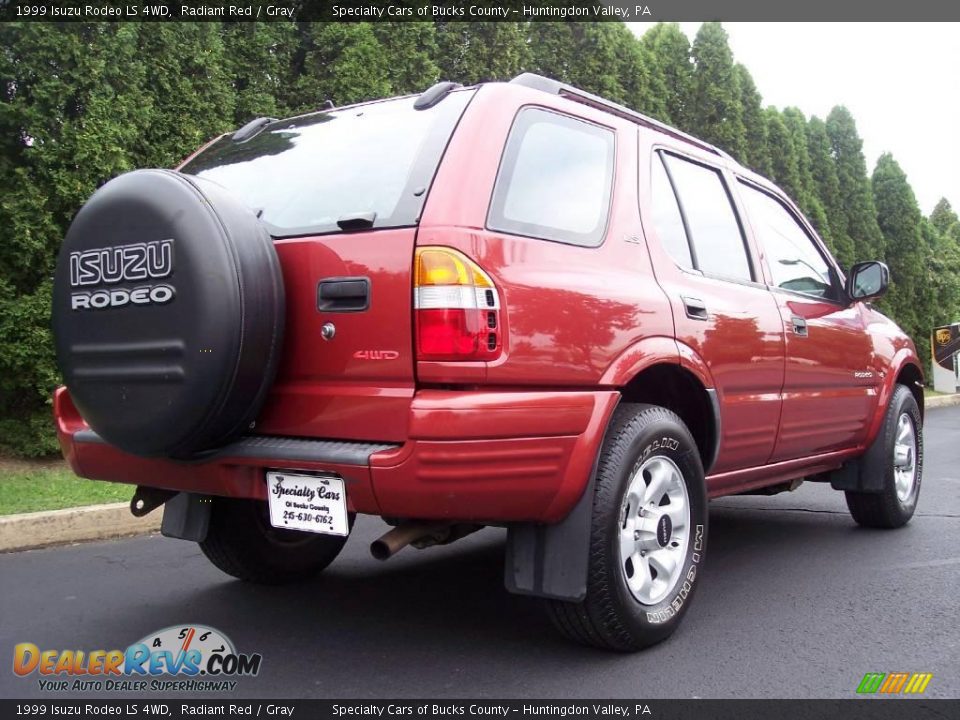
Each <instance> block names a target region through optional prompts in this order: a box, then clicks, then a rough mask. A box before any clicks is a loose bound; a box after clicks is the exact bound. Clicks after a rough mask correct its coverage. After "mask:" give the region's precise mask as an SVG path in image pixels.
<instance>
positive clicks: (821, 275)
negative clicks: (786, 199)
mask: <svg viewBox="0 0 960 720" xmlns="http://www.w3.org/2000/svg"><path fill="white" fill-rule="evenodd" d="M740 189H741V191H742V196H743V201H744V203H745V204H746V206H747V212H748V213H749V215H750V223H751V225H752V226H753V229H754V232H756V234H757V237H758V239H759V240H760V244H761V245H762V246H763V249H764V251H765V254H766V257H767V264H768V265H769V266H770V274H771V275H772V276H773V284H774V285H776V286H777V287H779V288H783V289H784V290H790V291H792V292H801V293H805V294H807V295H814V296H816V297H821V298H828V299H831V300H835V299H836V298H837V294H838V293H837V291H836V286H835V284H834V282H833V273H832V272H831V271H830V265H829V264H827V261H826V260H824V258H823V255H821V254H820V252H819V251H818V250H817V248H816V246H815V245H814V241H813V238H811V237H810V236H809V235H808V234H807V232H806V231H805V230H804V229H803V227H801V225H800V223H798V222H797V220H796V218H794V217H793V215H792V214H791V213H790V211H789V210H787V209H786V208H785V207H784V206H783V205H782V204H781V203H780V202H779V201H778V200H775V199H774V198H773V197H771V196H770V195H767V193H765V192H762V191H760V190H757V189H755V188H753V187H751V186H750V185H746V184H744V183H740Z"/></svg>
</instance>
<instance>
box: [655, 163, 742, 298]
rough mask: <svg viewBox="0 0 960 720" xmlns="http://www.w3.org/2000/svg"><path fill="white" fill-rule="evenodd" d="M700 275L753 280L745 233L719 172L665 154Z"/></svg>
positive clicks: (694, 260)
mask: <svg viewBox="0 0 960 720" xmlns="http://www.w3.org/2000/svg"><path fill="white" fill-rule="evenodd" d="M662 157H663V159H664V161H665V162H666V167H667V171H668V172H669V176H670V180H671V181H672V183H673V187H674V189H675V190H676V193H677V199H678V200H679V203H680V211H681V213H683V217H684V219H685V220H686V226H687V230H688V232H689V233H690V242H691V245H692V247H693V252H692V255H693V262H694V265H695V267H696V268H697V269H698V270H700V272H702V273H704V274H707V275H717V276H720V277H724V278H730V279H733V280H752V279H753V274H752V273H751V271H750V261H749V259H748V258H747V249H746V246H745V245H744V240H743V233H742V232H741V231H740V224H739V223H738V222H737V216H736V214H735V213H734V210H733V205H731V202H730V196H729V194H728V193H727V187H726V184H725V183H724V182H723V178H722V177H721V176H720V172H719V171H718V170H715V169H713V168H709V167H706V166H705V165H700V164H698V163H694V162H689V161H687V160H683V159H681V158H679V157H677V156H675V155H669V154H666V153H664V154H663V155H662Z"/></svg>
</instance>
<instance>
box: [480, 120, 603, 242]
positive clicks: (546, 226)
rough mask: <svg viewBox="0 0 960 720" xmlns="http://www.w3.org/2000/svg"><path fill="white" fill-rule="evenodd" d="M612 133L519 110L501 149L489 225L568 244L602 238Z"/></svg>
mask: <svg viewBox="0 0 960 720" xmlns="http://www.w3.org/2000/svg"><path fill="white" fill-rule="evenodd" d="M613 158H614V136H613V132H612V131H611V130H608V129H607V128H603V127H600V126H598V125H593V124H591V123H587V122H584V121H582V120H576V119H574V118H572V117H568V116H566V115H559V114H557V113H554V112H548V111H546V110H540V109H535V108H529V109H526V110H523V111H521V112H520V114H519V115H518V116H517V119H516V121H515V122H514V124H513V128H511V130H510V138H509V139H508V140H507V146H506V149H505V150H504V153H503V160H502V162H501V165H500V172H499V174H498V176H497V184H496V186H495V187H494V191H493V201H492V202H491V204H490V215H489V217H488V218H487V227H489V228H490V229H491V230H500V231H503V232H507V233H513V234H516V235H527V236H529V237H536V238H542V239H544V240H556V241H558V242H564V243H569V244H571V245H589V246H592V245H599V244H600V243H601V242H602V241H603V234H604V230H605V229H606V224H607V215H608V214H609V209H610V189H611V187H612V185H613Z"/></svg>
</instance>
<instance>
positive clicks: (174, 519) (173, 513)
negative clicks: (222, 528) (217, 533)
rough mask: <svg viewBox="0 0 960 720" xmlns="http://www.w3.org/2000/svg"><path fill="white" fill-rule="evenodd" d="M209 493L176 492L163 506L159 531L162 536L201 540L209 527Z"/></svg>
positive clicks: (205, 537)
mask: <svg viewBox="0 0 960 720" xmlns="http://www.w3.org/2000/svg"><path fill="white" fill-rule="evenodd" d="M211 507H213V503H212V502H211V500H210V496H209V495H197V494H195V493H186V492H182V493H177V494H176V495H174V496H173V497H172V498H170V499H169V500H167V502H166V504H165V505H164V506H163V522H162V524H161V525H160V532H161V533H162V534H163V536H164V537H171V538H178V539H180V540H192V541H193V542H203V541H204V540H206V539H207V530H209V529H210V508H211Z"/></svg>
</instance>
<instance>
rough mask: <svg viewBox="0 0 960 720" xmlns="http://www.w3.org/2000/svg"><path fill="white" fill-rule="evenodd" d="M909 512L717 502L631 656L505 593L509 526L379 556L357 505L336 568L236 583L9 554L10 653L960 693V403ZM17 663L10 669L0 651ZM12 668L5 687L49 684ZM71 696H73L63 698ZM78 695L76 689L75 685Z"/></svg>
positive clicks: (454, 681)
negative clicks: (655, 628) (27, 647)
mask: <svg viewBox="0 0 960 720" xmlns="http://www.w3.org/2000/svg"><path fill="white" fill-rule="evenodd" d="M925 465H926V467H925V473H924V485H923V489H922V491H921V498H920V506H919V510H918V514H917V516H916V517H915V518H914V520H913V521H912V522H911V523H910V524H909V525H908V526H907V527H906V528H904V529H902V530H897V531H873V530H864V529H860V528H858V527H857V526H856V525H854V523H853V521H852V520H851V519H850V517H849V515H848V514H847V511H846V506H845V504H844V501H843V496H842V494H840V493H837V492H834V491H832V490H830V489H829V488H827V487H823V486H818V485H812V484H806V485H804V486H802V487H801V488H800V489H799V490H798V491H796V492H794V493H787V494H783V495H778V496H775V497H734V498H724V499H722V500H718V501H715V502H714V503H713V504H712V506H711V516H710V522H711V528H710V538H711V545H710V549H709V554H708V558H707V569H706V574H705V577H704V582H703V583H702V585H701V586H700V589H699V594H698V596H697V598H696V600H695V602H694V604H693V606H692V608H691V610H690V612H689V614H688V615H687V617H686V619H685V621H684V623H683V624H682V626H681V627H680V629H679V631H678V632H677V634H676V635H674V637H673V638H671V639H670V640H668V641H667V642H665V643H663V644H661V645H659V646H657V647H654V648H652V649H650V650H648V651H646V652H643V653H640V654H637V655H617V654H611V653H607V652H601V651H597V650H592V649H588V648H582V647H578V646H574V645H570V644H567V643H565V642H563V641H562V640H560V639H559V638H558V637H557V636H556V635H555V634H554V632H553V630H552V627H551V626H550V624H549V622H548V620H547V619H546V617H545V616H544V615H543V614H542V612H541V610H540V608H539V607H538V604H537V602H536V601H535V600H531V599H528V598H523V597H516V596H512V595H509V594H508V593H506V591H505V590H504V589H503V582H502V558H503V548H504V544H503V541H504V531H502V530H485V531H483V532H481V533H478V534H476V535H474V536H472V537H469V538H467V539H465V540H463V541H461V542H459V543H456V544H454V545H451V546H449V547H443V548H435V549H428V550H424V551H417V550H413V549H408V550H404V551H403V552H402V553H400V555H398V556H397V557H395V558H394V559H392V560H390V561H388V562H386V563H380V562H378V561H376V560H374V559H372V558H371V557H370V555H369V551H368V546H369V544H370V541H371V540H373V539H374V538H375V537H376V536H377V535H379V534H380V533H381V532H382V531H383V529H384V527H385V526H384V525H383V524H382V523H381V522H380V521H379V520H374V519H369V518H363V519H360V520H359V521H358V523H357V525H356V527H355V529H354V536H353V537H352V538H351V540H350V542H349V543H348V544H347V547H346V549H345V550H344V552H343V554H342V555H341V557H340V558H339V559H338V560H337V561H336V562H335V563H334V565H333V566H332V567H331V568H330V570H329V571H328V572H327V573H326V574H325V575H324V576H322V577H321V578H320V579H318V580H316V581H315V582H312V583H309V584H306V585H300V586H296V587H284V588H265V587H255V586H249V585H244V584H243V583H240V582H237V581H234V580H232V579H230V578H228V577H226V576H224V575H222V574H220V573H219V572H218V571H217V570H215V569H214V568H213V567H212V566H211V565H210V564H209V563H208V562H207V560H206V559H205V558H204V557H203V556H202V555H201V554H200V552H199V550H198V549H197V548H196V546H195V545H193V544H191V543H187V542H183V541H178V540H167V539H164V538H161V537H147V538H137V539H131V540H123V541H116V542H108V543H94V544H88V545H81V546H74V547H64V548H54V549H48V550H37V551H30V552H21V553H13V554H8V555H2V556H0V578H2V583H3V586H4V591H3V593H2V594H0V648H2V651H3V652H4V653H8V655H7V662H9V659H10V653H12V648H13V645H14V644H15V643H18V642H32V643H35V644H37V645H38V646H40V648H41V649H47V648H50V649H84V650H93V649H110V648H125V647H126V646H127V645H128V644H130V643H132V642H134V641H136V640H138V639H140V638H141V637H143V636H145V635H147V634H148V633H150V632H152V631H156V630H159V629H161V628H165V627H168V626H171V625H177V624H183V623H202V624H205V625H210V626H213V627H215V628H218V629H220V630H221V631H223V632H224V633H225V634H226V635H228V636H229V637H230V638H231V639H232V640H233V641H234V643H235V645H236V646H237V649H238V650H239V651H241V652H258V653H262V655H263V665H262V671H261V672H260V674H259V676H258V677H256V678H247V679H243V680H241V681H240V683H239V686H238V687H237V690H236V692H235V693H234V694H233V697H255V696H260V697H263V696H265V695H266V696H270V697H301V698H303V697H320V698H363V697H369V698H372V697H384V698H385V697H423V698H440V697H472V698H482V697H492V698H524V697H540V698H577V697H593V698H596V697H612V698H634V699H641V698H661V697H671V698H691V697H703V698H712V697H722V698H733V697H738V698H743V697H747V698H749V697H761V698H767V697H787V698H805V697H838V698H842V697H853V696H854V695H855V692H854V691H855V689H856V687H857V684H858V683H859V681H860V679H861V678H862V677H863V675H864V673H867V672H896V671H904V672H930V673H933V676H934V677H933V680H932V681H931V683H930V685H929V687H928V688H927V691H926V696H932V697H957V696H958V695H960V628H958V625H957V608H958V597H960V550H958V546H960V408H945V409H937V410H931V411H929V412H928V415H927V428H926V457H925ZM7 667H8V668H9V667H10V666H9V665H7ZM42 695H43V693H41V692H40V690H39V689H38V686H37V679H36V675H34V676H31V677H30V678H27V679H23V678H18V677H15V676H14V675H13V673H12V672H10V671H9V670H7V671H5V672H2V673H0V696H2V697H6V698H13V697H37V696H42ZM64 697H65V696H64ZM70 697H75V696H74V695H71V696H70Z"/></svg>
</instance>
